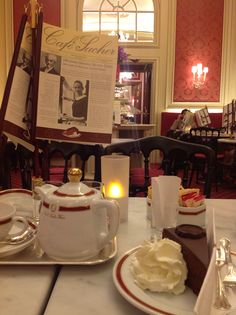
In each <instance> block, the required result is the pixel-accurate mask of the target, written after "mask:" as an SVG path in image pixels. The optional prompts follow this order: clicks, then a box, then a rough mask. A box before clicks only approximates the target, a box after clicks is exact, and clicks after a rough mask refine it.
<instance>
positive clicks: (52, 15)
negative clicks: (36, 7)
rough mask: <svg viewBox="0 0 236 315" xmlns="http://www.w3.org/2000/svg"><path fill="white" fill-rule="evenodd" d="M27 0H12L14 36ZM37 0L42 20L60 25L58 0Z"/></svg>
mask: <svg viewBox="0 0 236 315" xmlns="http://www.w3.org/2000/svg"><path fill="white" fill-rule="evenodd" d="M28 2H29V1H28V0H13V18H14V38H16V35H17V32H18V28H19V25H20V20H21V16H22V14H23V13H24V5H25V4H27V3H28ZM38 2H39V3H40V4H42V6H43V16H44V22H47V23H49V24H53V25H56V26H60V15H61V6H60V0H50V1H48V0H40V1H38Z"/></svg>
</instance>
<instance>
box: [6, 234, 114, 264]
mask: <svg viewBox="0 0 236 315" xmlns="http://www.w3.org/2000/svg"><path fill="white" fill-rule="evenodd" d="M116 254H117V240H116V238H114V239H113V240H112V241H110V242H109V243H108V244H107V245H106V246H105V247H104V248H103V249H102V250H101V251H100V252H99V254H98V255H97V256H95V257H92V258H89V259H86V260H71V261H69V260H68V261H67V260H65V261H63V260H62V261H57V260H54V259H52V258H50V257H48V256H47V255H46V254H44V253H42V251H41V250H40V248H39V247H38V248H37V249H35V247H34V244H32V245H31V246H30V247H28V248H26V249H24V250H23V251H21V252H19V253H17V254H15V255H11V256H7V257H2V258H0V265H97V264H102V263H104V262H106V261H108V260H110V259H112V258H113V257H115V256H116Z"/></svg>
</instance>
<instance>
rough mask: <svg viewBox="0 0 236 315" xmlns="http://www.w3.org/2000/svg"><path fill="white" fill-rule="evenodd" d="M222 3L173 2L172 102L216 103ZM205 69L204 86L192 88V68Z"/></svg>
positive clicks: (217, 0)
mask: <svg viewBox="0 0 236 315" xmlns="http://www.w3.org/2000/svg"><path fill="white" fill-rule="evenodd" d="M223 12H224V0H177V17H176V51H175V77H174V95H173V101H174V102H199V101H200V102H201V101H203V102H218V101H219V99H220V74H221V53H222V34H223ZM199 62H201V63H202V64H203V66H207V67H209V73H208V75H207V81H206V86H205V87H204V88H202V89H200V90H199V89H195V88H193V86H192V73H191V68H192V65H195V64H197V63H199Z"/></svg>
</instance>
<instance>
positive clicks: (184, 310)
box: [113, 247, 197, 315]
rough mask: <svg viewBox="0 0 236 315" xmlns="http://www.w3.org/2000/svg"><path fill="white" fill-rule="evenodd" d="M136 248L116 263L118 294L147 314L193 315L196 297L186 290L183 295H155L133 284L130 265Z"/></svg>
mask: <svg viewBox="0 0 236 315" xmlns="http://www.w3.org/2000/svg"><path fill="white" fill-rule="evenodd" d="M137 249H138V247H136V248H134V249H132V250H130V251H128V252H127V253H125V254H124V255H123V256H122V257H120V258H119V260H118V261H117V262H116V264H115V266H114V269H113V281H114V284H115V286H116V288H117V290H118V291H119V292H120V294H121V295H122V296H123V297H124V298H125V299H126V300H127V301H128V302H130V303H131V304H133V305H134V306H135V307H137V308H138V309H140V310H142V311H143V312H145V313H147V314H152V315H157V314H166V315H167V314H168V315H177V314H178V315H180V314H181V315H193V314H194V312H193V309H194V305H195V303H196V300H197V296H196V295H195V294H194V293H193V292H192V290H190V289H189V288H186V290H185V291H184V293H183V294H180V295H174V294H172V293H155V292H150V291H149V290H142V289H141V288H140V287H139V286H138V285H136V284H135V281H134V280H135V279H134V277H133V275H132V273H131V271H130V263H131V260H132V259H133V257H134V254H135V251H137Z"/></svg>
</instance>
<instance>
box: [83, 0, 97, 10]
mask: <svg viewBox="0 0 236 315" xmlns="http://www.w3.org/2000/svg"><path fill="white" fill-rule="evenodd" d="M100 4H101V0H84V8H83V10H84V11H86V10H90V11H95V10H98V9H99V7H100Z"/></svg>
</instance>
